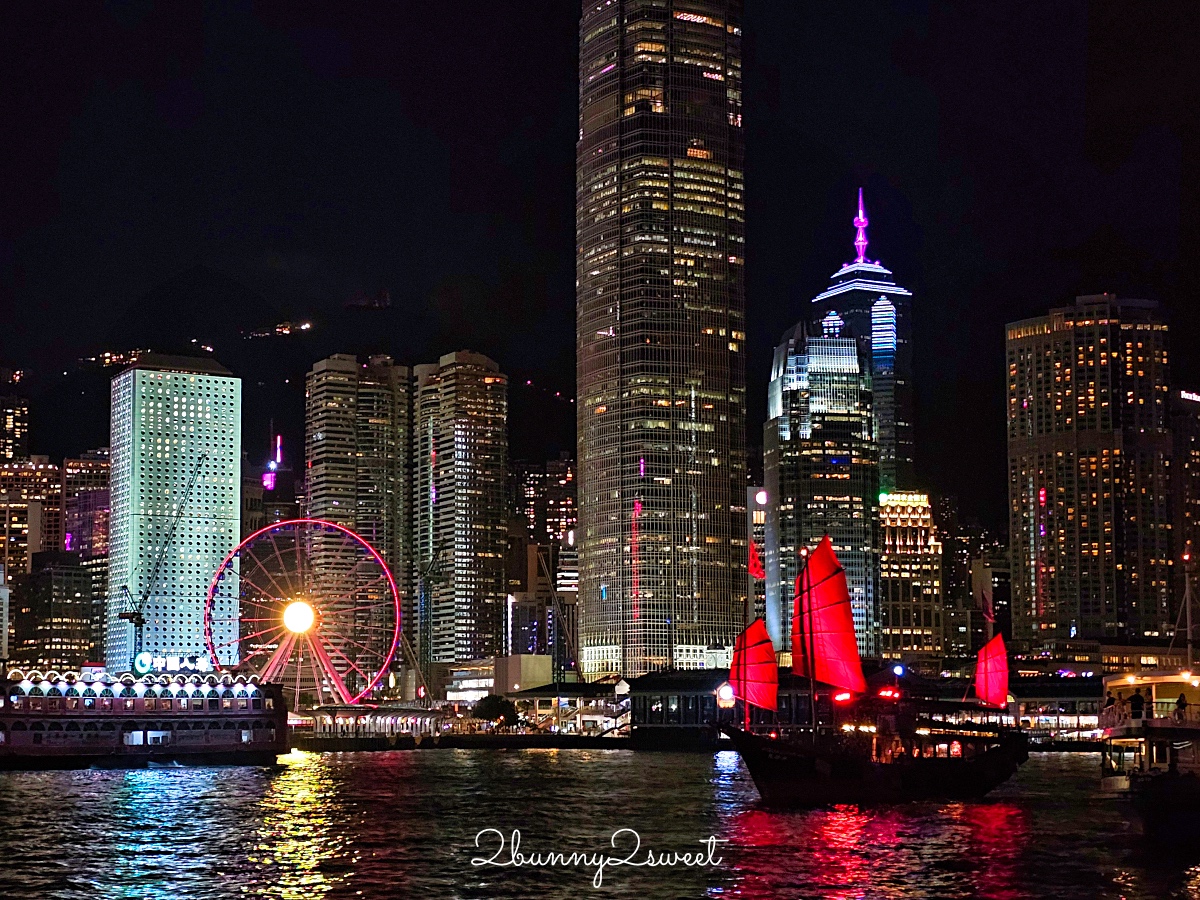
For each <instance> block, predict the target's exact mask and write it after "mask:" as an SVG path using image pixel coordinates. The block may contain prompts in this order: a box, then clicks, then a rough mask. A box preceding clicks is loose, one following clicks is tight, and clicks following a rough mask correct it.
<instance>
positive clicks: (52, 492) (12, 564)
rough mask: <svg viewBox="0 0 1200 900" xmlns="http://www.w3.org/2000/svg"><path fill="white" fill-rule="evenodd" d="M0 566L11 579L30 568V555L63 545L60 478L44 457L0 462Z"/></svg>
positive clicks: (59, 473)
mask: <svg viewBox="0 0 1200 900" xmlns="http://www.w3.org/2000/svg"><path fill="white" fill-rule="evenodd" d="M0 515H2V516H3V519H4V521H3V522H2V523H0V565H3V566H4V568H5V571H7V572H8V573H9V575H10V576H11V577H13V578H15V577H17V576H20V575H22V574H27V573H28V572H30V571H31V565H32V561H33V557H32V555H33V554H34V553H39V552H41V551H43V550H59V549H62V545H63V530H62V525H63V521H62V478H61V470H60V469H59V467H58V466H56V465H54V464H53V463H51V462H50V460H49V459H48V458H47V457H45V456H32V457H30V458H28V459H25V460H19V461H16V462H11V463H2V464H0Z"/></svg>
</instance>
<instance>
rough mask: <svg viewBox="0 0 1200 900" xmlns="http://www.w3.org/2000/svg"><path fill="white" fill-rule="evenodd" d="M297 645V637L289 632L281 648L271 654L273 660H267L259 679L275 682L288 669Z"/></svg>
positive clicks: (280, 645) (280, 644) (281, 642)
mask: <svg viewBox="0 0 1200 900" xmlns="http://www.w3.org/2000/svg"><path fill="white" fill-rule="evenodd" d="M295 644H296V635H295V634H294V633H293V632H290V631H289V632H288V633H287V634H286V635H284V638H283V640H282V641H280V642H279V646H278V647H276V648H275V652H274V653H272V654H271V658H270V659H269V660H267V663H266V665H264V666H263V669H262V672H260V673H259V676H258V677H259V679H260V680H262V681H274V680H275V677H276V676H277V675H278V674H279V673H280V672H281V671H283V669H284V668H285V667H286V665H287V662H288V660H289V659H290V658H291V655H292V648H293V647H294V646H295ZM297 696H299V695H297Z"/></svg>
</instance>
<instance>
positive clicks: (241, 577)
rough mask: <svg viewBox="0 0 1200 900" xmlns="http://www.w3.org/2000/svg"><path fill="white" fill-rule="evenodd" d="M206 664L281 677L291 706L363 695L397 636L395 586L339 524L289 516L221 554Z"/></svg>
mask: <svg viewBox="0 0 1200 900" xmlns="http://www.w3.org/2000/svg"><path fill="white" fill-rule="evenodd" d="M204 639H205V642H206V644H207V646H208V654H209V656H210V657H211V659H212V663H213V665H214V666H216V667H218V668H222V669H233V668H236V669H239V670H241V671H244V672H251V673H254V674H257V675H258V676H259V678H260V679H261V680H263V681H273V682H278V683H280V684H282V685H283V688H284V695H285V696H286V697H288V698H289V701H290V702H289V706H290V708H291V709H293V710H300V709H308V708H311V707H314V706H319V705H321V704H324V703H348V704H353V703H358V702H359V701H361V700H364V699H369V698H370V697H371V696H372V695H373V693H374V692H375V691H376V689H377V688H378V687H379V685H380V683H381V682H382V681H383V680H384V678H386V677H387V674H388V671H389V669H390V667H391V665H392V661H393V660H394V659H395V656H396V650H397V647H398V646H399V643H400V594H399V592H398V591H397V589H396V581H395V579H394V578H393V577H392V573H391V571H390V570H389V569H388V567H387V564H386V563H385V562H384V560H383V557H382V556H380V554H379V552H378V551H377V550H376V549H375V548H374V547H372V546H371V545H370V544H369V543H367V541H366V540H364V539H363V538H362V537H361V536H360V535H358V534H356V533H354V532H353V531H351V530H350V529H349V528H346V527H345V526H343V525H338V524H336V523H334V522H326V521H323V520H320V519H292V520H289V521H286V522H279V523H277V524H275V525H269V526H267V527H266V528H262V529H260V530H258V531H256V532H254V533H253V534H251V535H250V536H249V537H247V538H246V539H245V540H244V541H242V542H241V543H240V544H239V545H238V546H237V547H235V548H234V549H233V551H232V552H231V553H230V554H229V555H228V556H227V557H225V559H224V560H223V561H222V563H221V565H220V567H219V568H218V569H217V572H216V574H215V575H214V576H213V579H212V582H211V583H210V585H209V588H208V595H207V597H206V599H205V604H204Z"/></svg>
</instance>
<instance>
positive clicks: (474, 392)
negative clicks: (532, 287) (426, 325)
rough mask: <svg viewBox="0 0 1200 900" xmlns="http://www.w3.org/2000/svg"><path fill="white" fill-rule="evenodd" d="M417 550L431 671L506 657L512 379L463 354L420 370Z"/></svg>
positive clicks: (421, 651)
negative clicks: (434, 667)
mask: <svg viewBox="0 0 1200 900" xmlns="http://www.w3.org/2000/svg"><path fill="white" fill-rule="evenodd" d="M413 374H414V376H415V378H416V384H417V388H416V398H415V409H416V413H415V417H414V425H415V439H414V454H415V457H414V464H413V465H414V473H413V478H414V494H413V512H414V523H413V537H414V540H413V543H414V554H415V557H416V560H415V561H416V565H417V566H418V567H419V568H420V569H421V570H422V571H427V572H428V573H429V575H428V577H427V578H426V579H424V583H423V590H422V591H421V593H420V596H419V598H418V601H417V606H418V609H417V612H416V620H417V629H416V630H417V641H416V649H417V654H418V657H419V658H420V660H421V663H422V665H423V666H426V665H428V664H430V663H449V662H455V661H465V660H471V659H481V658H483V657H487V656H495V655H499V654H503V652H504V647H505V636H504V623H505V604H506V600H507V596H508V592H507V590H506V583H505V578H504V556H505V551H506V548H507V532H508V525H507V522H508V502H507V500H508V498H507V482H508V378H507V376H505V375H503V374H502V373H501V372H500V367H499V366H498V365H496V363H495V362H493V361H492V360H490V359H488V358H487V357H486V356H483V355H481V354H478V353H471V352H468V351H465V350H463V351H460V352H458V353H449V354H447V355H445V356H443V357H442V358H441V359H439V360H438V361H437V363H436V364H433V365H423V366H416V367H415V368H414V369H413Z"/></svg>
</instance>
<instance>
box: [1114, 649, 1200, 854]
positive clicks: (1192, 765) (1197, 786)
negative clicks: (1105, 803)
mask: <svg viewBox="0 0 1200 900" xmlns="http://www.w3.org/2000/svg"><path fill="white" fill-rule="evenodd" d="M1104 690H1105V696H1106V698H1109V699H1106V701H1105V702H1106V703H1108V705H1107V706H1105V707H1104V709H1103V710H1102V711H1101V713H1100V728H1101V731H1102V735H1103V744H1102V750H1101V755H1100V765H1101V776H1100V777H1101V787H1102V789H1103V790H1105V791H1106V792H1108V793H1111V794H1115V795H1117V796H1119V797H1123V798H1125V799H1128V800H1129V801H1130V803H1131V804H1132V806H1133V808H1134V810H1136V811H1137V813H1138V815H1139V817H1140V818H1141V820H1142V823H1143V825H1144V826H1145V830H1146V833H1147V834H1150V835H1155V836H1163V837H1179V836H1182V835H1191V834H1194V833H1195V832H1196V829H1197V827H1198V826H1200V672H1196V673H1193V672H1190V671H1186V670H1185V671H1177V672H1169V671H1155V672H1143V673H1141V674H1138V675H1109V676H1107V677H1106V678H1105V679H1104ZM1110 701H1111V702H1110Z"/></svg>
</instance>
